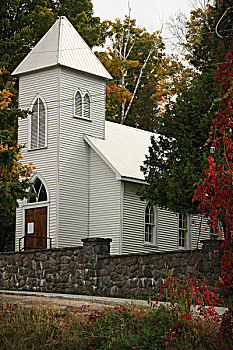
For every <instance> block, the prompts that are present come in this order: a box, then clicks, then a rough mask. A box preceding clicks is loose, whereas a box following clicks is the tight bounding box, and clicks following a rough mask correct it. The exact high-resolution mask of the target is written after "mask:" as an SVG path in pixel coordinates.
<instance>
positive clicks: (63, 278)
mask: <svg viewBox="0 0 233 350" xmlns="http://www.w3.org/2000/svg"><path fill="white" fill-rule="evenodd" d="M82 241H83V247H77V248H62V249H51V250H40V251H26V252H10V253H0V288H2V289H17V290H34V291H46V292H63V293H80V294H81V293H85V294H92V293H97V294H100V295H120V296H124V295H125V296H132V297H134V296H148V295H151V294H152V293H154V292H156V291H158V290H159V288H160V286H161V283H162V282H163V280H164V279H165V278H166V273H167V271H168V270H169V271H170V273H172V274H173V276H177V277H179V278H181V279H182V278H187V277H189V276H191V275H192V274H193V273H199V272H200V273H203V274H204V275H205V277H206V284H207V285H209V286H214V284H215V281H217V280H218V277H219V275H220V262H221V251H220V249H219V246H220V244H221V242H220V241H203V242H202V243H203V246H202V249H201V250H194V251H187V250H186V251H174V252H160V253H143V254H128V255H121V256H120V255H110V242H111V240H110V239H104V238H90V239H83V240H82Z"/></svg>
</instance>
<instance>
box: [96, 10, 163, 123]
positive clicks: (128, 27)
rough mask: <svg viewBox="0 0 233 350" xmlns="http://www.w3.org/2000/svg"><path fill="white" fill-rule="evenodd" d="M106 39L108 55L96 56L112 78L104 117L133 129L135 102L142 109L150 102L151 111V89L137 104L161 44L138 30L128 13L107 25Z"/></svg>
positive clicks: (153, 71)
mask: <svg viewBox="0 0 233 350" xmlns="http://www.w3.org/2000/svg"><path fill="white" fill-rule="evenodd" d="M109 38H110V41H111V45H110V46H109V47H108V49H107V51H106V52H100V53H98V56H99V58H100V60H101V61H102V62H103V63H104V64H105V66H106V68H107V69H108V70H109V71H110V73H111V74H112V76H113V78H114V79H113V81H112V82H109V83H108V84H107V115H106V117H107V119H110V120H113V121H116V122H119V123H121V124H128V125H133V126H135V125H137V115H134V116H133V115H132V108H133V105H134V104H135V102H136V101H137V103H140V104H142V105H144V106H145V107H146V105H147V104H148V103H149V102H150V104H151V111H152V110H153V101H150V98H151V96H152V94H153V93H152V91H151V89H150V93H149V95H147V96H146V98H145V96H144V98H143V99H142V100H140V95H141V92H142V90H143V89H145V90H146V87H147V86H148V84H151V81H152V80H153V79H155V76H156V70H157V67H158V66H159V64H160V61H161V58H162V55H163V49H164V44H163V42H162V38H161V35H160V32H154V33H152V34H150V33H149V32H147V31H146V29H145V28H139V27H137V26H136V21H135V19H131V17H130V10H129V15H128V16H125V19H124V20H123V21H122V22H121V21H120V20H119V19H116V21H115V22H109ZM153 85H154V86H155V84H153ZM148 91H149V90H148ZM139 117H140V116H139ZM148 117H149V116H148ZM142 127H143V126H142Z"/></svg>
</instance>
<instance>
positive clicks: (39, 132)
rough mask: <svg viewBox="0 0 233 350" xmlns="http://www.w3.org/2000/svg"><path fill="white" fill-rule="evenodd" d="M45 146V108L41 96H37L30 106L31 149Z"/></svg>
mask: <svg viewBox="0 0 233 350" xmlns="http://www.w3.org/2000/svg"><path fill="white" fill-rule="evenodd" d="M45 146H46V109H45V105H44V102H43V101H42V99H41V98H39V97H38V98H37V99H36V100H35V102H34V104H33V107H32V116H31V149H37V148H43V147H45Z"/></svg>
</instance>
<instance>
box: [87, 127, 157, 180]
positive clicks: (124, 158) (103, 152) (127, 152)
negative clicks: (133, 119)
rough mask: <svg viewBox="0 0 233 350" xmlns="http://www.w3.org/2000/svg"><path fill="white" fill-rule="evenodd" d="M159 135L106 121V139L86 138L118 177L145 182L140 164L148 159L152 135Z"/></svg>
mask: <svg viewBox="0 0 233 350" xmlns="http://www.w3.org/2000/svg"><path fill="white" fill-rule="evenodd" d="M152 135H154V136H155V138H157V137H158V136H159V135H157V134H153V133H151V132H148V131H145V130H140V129H136V128H132V127H129V126H125V125H121V124H116V123H112V122H108V121H106V122H105V139H100V138H97V137H93V136H88V135H84V136H83V137H84V140H85V141H86V142H87V143H88V144H89V145H90V146H91V147H92V148H93V149H94V150H95V152H96V153H97V154H98V155H99V156H100V157H101V158H102V159H103V160H104V161H105V162H106V163H107V164H108V166H109V167H110V168H111V169H112V170H113V171H114V172H115V173H116V176H117V179H119V180H120V179H121V180H127V181H133V182H139V183H140V182H144V175H143V173H142V171H140V166H141V165H143V161H144V160H145V159H146V157H145V155H146V154H148V148H149V146H150V145H151V136H152Z"/></svg>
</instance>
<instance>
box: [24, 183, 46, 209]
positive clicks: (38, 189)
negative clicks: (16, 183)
mask: <svg viewBox="0 0 233 350" xmlns="http://www.w3.org/2000/svg"><path fill="white" fill-rule="evenodd" d="M31 192H33V193H35V196H31V197H29V198H28V203H37V202H45V201H47V192H46V189H45V186H44V184H43V183H42V181H41V180H40V179H39V178H38V177H37V178H36V180H35V181H34V183H33V185H32V190H31Z"/></svg>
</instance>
